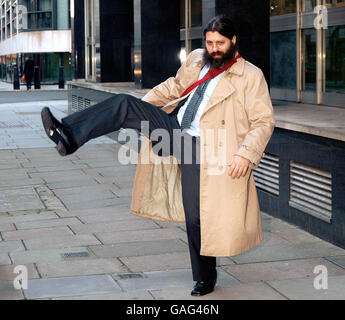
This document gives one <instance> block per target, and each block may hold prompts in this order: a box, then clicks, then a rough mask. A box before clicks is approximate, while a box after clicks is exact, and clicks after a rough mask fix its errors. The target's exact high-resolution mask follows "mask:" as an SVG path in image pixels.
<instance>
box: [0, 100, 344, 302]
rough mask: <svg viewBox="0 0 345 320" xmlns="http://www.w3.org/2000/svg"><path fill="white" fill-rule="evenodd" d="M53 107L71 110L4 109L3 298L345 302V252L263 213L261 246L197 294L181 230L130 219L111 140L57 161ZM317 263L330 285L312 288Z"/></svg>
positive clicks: (0, 131) (127, 173)
mask: <svg viewBox="0 0 345 320" xmlns="http://www.w3.org/2000/svg"><path fill="white" fill-rule="evenodd" d="M48 103H49V105H50V106H51V107H52V109H53V112H54V114H56V115H57V116H58V117H62V116H63V115H64V113H65V112H66V110H67V103H66V102H64V101H55V102H54V101H49V102H40V103H39V104H37V103H35V104H33V103H31V104H30V103H27V104H22V105H19V104H16V106H15V107H14V106H13V105H0V299H142V300H153V299H173V300H179V299H181V300H184V299H195V300H201V299H206V300H212V299H226V300H227V299H229V300H230V299H231V300H233V299H234V300H235V299H268V300H284V299H345V290H344V288H345V250H343V249H341V248H339V247H337V246H334V245H332V244H330V243H328V242H326V241H323V240H321V239H319V238H316V237H314V236H312V235H310V234H308V233H307V232H305V231H303V230H301V229H299V228H297V227H295V226H293V225H290V224H288V223H285V222H283V221H281V220H279V219H276V218H273V217H271V216H269V215H267V214H265V213H262V218H263V226H264V232H265V239H264V241H263V242H262V243H261V244H260V245H259V246H257V247H256V248H254V249H252V250H250V251H249V252H246V253H244V254H241V255H237V256H233V257H225V258H220V259H218V274H219V278H218V286H217V287H216V289H215V291H214V292H213V293H212V294H209V295H207V296H204V297H201V298H192V297H191V296H190V290H191V288H192V285H193V281H192V275H191V269H190V260H189V253H188V245H187V237H186V231H185V226H184V224H182V223H166V222H160V221H153V220H150V219H144V218H140V217H136V216H133V215H131V214H129V206H130V201H131V190H132V185H133V177H134V172H135V166H134V165H126V166H124V165H122V164H121V163H120V162H121V158H120V159H119V153H118V151H119V148H120V147H121V146H120V145H119V144H117V143H114V142H113V141H112V140H110V139H108V138H107V137H102V138H100V139H96V140H95V141H93V142H92V143H88V144H87V145H85V146H84V147H83V148H81V149H80V150H78V151H77V152H76V153H75V154H73V155H71V156H68V157H60V156H59V155H58V153H57V152H56V150H55V149H54V148H53V147H52V144H51V143H50V142H49V141H48V139H47V138H46V137H45V134H44V132H43V129H42V127H41V125H40V116H39V111H40V109H41V108H42V107H43V106H44V105H47V104H48ZM18 265H23V266H25V267H26V268H27V270H28V276H29V281H28V289H27V290H23V289H22V290H17V289H15V288H14V285H13V280H14V279H15V277H17V276H18V274H16V273H14V268H15V267H16V266H18ZM320 265H321V266H325V267H326V270H327V272H328V289H320V290H317V289H316V288H315V287H314V282H315V283H319V281H317V280H318V278H317V276H318V274H317V273H319V272H320V271H317V273H314V269H315V267H316V266H320ZM21 272H22V271H21ZM319 277H320V276H319Z"/></svg>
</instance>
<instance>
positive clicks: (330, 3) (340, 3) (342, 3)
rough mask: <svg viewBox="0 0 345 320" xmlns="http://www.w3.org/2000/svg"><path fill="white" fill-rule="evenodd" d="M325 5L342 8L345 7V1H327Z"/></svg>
mask: <svg viewBox="0 0 345 320" xmlns="http://www.w3.org/2000/svg"><path fill="white" fill-rule="evenodd" d="M325 4H326V6H327V7H341V6H345V1H344V0H326V1H325Z"/></svg>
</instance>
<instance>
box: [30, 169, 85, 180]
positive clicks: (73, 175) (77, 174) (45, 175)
mask: <svg viewBox="0 0 345 320" xmlns="http://www.w3.org/2000/svg"><path fill="white" fill-rule="evenodd" d="M25 172H26V171H25ZM30 177H31V178H41V179H44V181H45V182H47V183H55V182H61V181H69V180H76V179H78V178H79V179H82V178H87V177H88V176H87V175H86V174H85V173H84V172H83V171H82V170H68V171H59V172H33V173H30Z"/></svg>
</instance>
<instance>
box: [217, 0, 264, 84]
mask: <svg viewBox="0 0 345 320" xmlns="http://www.w3.org/2000/svg"><path fill="white" fill-rule="evenodd" d="M269 5H270V2H269V1H266V0H256V1H252V0H215V14H216V15H218V14H226V15H228V16H229V17H230V18H231V19H232V20H233V22H234V24H235V26H236V28H237V31H238V33H239V38H238V44H239V48H240V53H241V54H242V56H243V57H244V58H245V59H247V60H248V61H250V62H252V63H253V64H255V65H256V66H258V67H259V68H260V69H261V70H262V71H263V73H264V75H265V78H266V80H267V83H268V84H269V80H270V46H269V44H270V27H269V26H270V10H269Z"/></svg>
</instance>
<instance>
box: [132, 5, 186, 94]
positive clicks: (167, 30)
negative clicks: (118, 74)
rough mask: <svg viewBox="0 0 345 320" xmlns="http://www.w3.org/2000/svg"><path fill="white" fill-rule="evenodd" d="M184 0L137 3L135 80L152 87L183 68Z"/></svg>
mask: <svg viewBox="0 0 345 320" xmlns="http://www.w3.org/2000/svg"><path fill="white" fill-rule="evenodd" d="M179 7H180V1H179V0H169V1H161V0H134V79H135V84H136V86H137V87H138V88H152V87H153V86H155V85H157V84H159V83H160V82H162V81H164V80H166V79H167V78H168V77H171V76H174V75H175V73H176V71H177V69H178V68H179V66H180V64H181V63H180V60H179V51H180V9H179Z"/></svg>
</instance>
